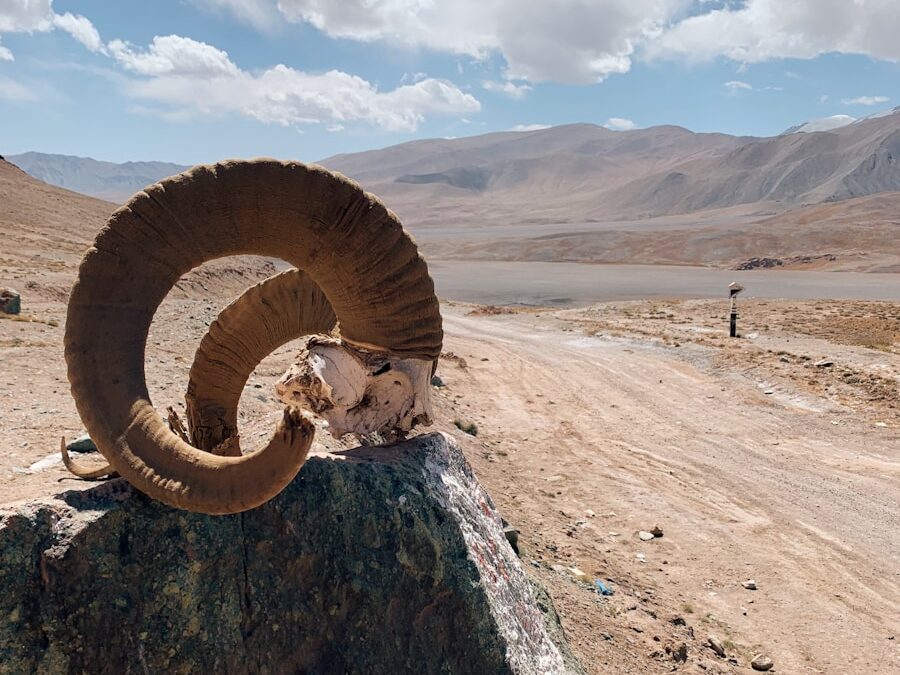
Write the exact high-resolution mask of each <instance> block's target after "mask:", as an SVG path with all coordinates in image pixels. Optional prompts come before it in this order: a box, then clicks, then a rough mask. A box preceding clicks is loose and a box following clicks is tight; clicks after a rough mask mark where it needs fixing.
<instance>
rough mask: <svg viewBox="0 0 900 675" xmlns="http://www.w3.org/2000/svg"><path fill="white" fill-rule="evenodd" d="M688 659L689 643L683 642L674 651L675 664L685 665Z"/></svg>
mask: <svg viewBox="0 0 900 675" xmlns="http://www.w3.org/2000/svg"><path fill="white" fill-rule="evenodd" d="M687 657H688V648H687V643H684V642H682V643H681V644H680V645H678V646H677V647H676V648H675V649H673V650H672V659H673V660H674V661H675V663H684V662H685V661H687Z"/></svg>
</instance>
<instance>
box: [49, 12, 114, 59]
mask: <svg viewBox="0 0 900 675" xmlns="http://www.w3.org/2000/svg"><path fill="white" fill-rule="evenodd" d="M53 25H54V26H56V27H57V28H60V29H62V30H64V31H66V32H67V33H68V34H69V35H71V36H72V37H73V38H75V39H76V40H78V41H79V42H80V43H81V44H83V45H84V46H85V47H87V48H88V49H89V50H90V51H92V52H101V53H106V48H105V47H104V46H103V40H101V39H100V33H98V32H97V29H96V28H94V24H92V23H91V22H90V21H88V20H87V19H86V18H85V17H83V16H81V15H80V14H78V15H76V14H70V13H69V12H66V13H65V14H54V15H53Z"/></svg>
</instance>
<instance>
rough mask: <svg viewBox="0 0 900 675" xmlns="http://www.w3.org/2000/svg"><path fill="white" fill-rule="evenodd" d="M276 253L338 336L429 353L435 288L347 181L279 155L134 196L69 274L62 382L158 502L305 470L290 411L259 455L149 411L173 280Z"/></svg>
mask: <svg viewBox="0 0 900 675" xmlns="http://www.w3.org/2000/svg"><path fill="white" fill-rule="evenodd" d="M241 254H256V255H262V256H269V257H274V258H281V259H283V260H286V261H288V262H289V263H290V264H292V265H293V266H295V267H297V268H298V269H302V270H304V271H305V272H307V274H308V275H309V277H310V278H311V279H312V281H313V282H314V283H315V284H316V285H318V286H319V288H321V290H322V292H323V293H324V295H325V297H326V298H327V299H328V301H329V303H330V304H331V306H332V307H333V309H334V313H335V316H336V317H337V319H338V320H339V321H340V323H341V334H342V339H344V340H346V341H347V342H349V343H350V344H353V345H356V346H358V347H366V348H370V349H376V350H379V351H384V352H386V353H388V354H390V355H392V356H397V357H402V358H421V359H429V360H434V359H436V358H437V357H438V356H439V355H440V349H441V342H442V338H443V333H442V330H441V317H440V311H439V308H438V301H437V298H436V296H435V294H434V284H433V282H432V280H431V278H430V277H429V276H428V269H427V266H426V265H425V261H424V260H423V259H422V258H421V257H420V256H419V255H418V252H417V250H416V246H415V243H414V242H413V240H412V238H411V237H410V236H409V235H408V234H407V233H406V232H405V231H404V230H403V227H402V226H401V225H400V222H399V221H398V220H397V218H396V216H394V214H393V213H391V212H390V211H388V210H387V209H386V208H385V207H384V206H383V205H382V204H381V202H379V201H378V200H377V199H376V198H375V197H373V196H372V195H370V194H368V193H366V192H364V191H363V190H362V189H361V188H360V187H359V186H358V185H356V184H355V183H353V182H352V181H349V180H347V179H346V178H344V177H342V176H340V175H337V174H334V173H331V172H329V171H327V170H325V169H323V168H321V167H317V166H307V165H304V164H300V163H297V162H279V161H275V160H255V161H249V162H244V161H233V162H223V163H219V164H214V165H205V166H197V167H194V168H193V169H191V170H190V171H187V172H185V173H183V174H179V175H177V176H173V177H171V178H167V179H165V180H163V181H161V182H159V183H156V184H154V185H151V186H150V187H148V188H147V189H145V190H144V191H143V192H139V193H138V194H136V195H135V196H134V197H132V198H131V200H130V201H129V202H128V203H127V204H126V205H125V206H123V207H122V208H120V209H119V210H117V211H116V212H115V213H114V214H113V215H112V216H111V218H110V220H109V222H108V223H107V225H106V227H104V228H103V230H101V231H100V233H99V234H98V235H97V238H96V240H95V241H94V245H93V246H92V247H91V248H90V249H89V250H88V252H87V254H86V255H85V258H84V260H83V261H82V263H81V267H80V268H79V271H78V279H77V281H76V283H75V285H74V287H73V288H72V292H71V295H70V299H69V307H68V315H67V318H66V336H65V350H66V362H67V364H68V375H69V382H70V384H71V387H72V393H73V395H74V397H75V404H76V407H77V408H78V412H79V414H80V415H81V419H82V421H83V422H84V425H85V427H86V429H87V431H88V433H89V434H90V436H91V438H92V439H93V440H94V442H95V443H96V445H97V447H98V449H99V450H100V452H101V453H102V454H103V456H104V457H106V459H107V460H108V461H109V462H110V464H111V465H112V466H113V468H114V469H115V470H116V471H117V472H118V473H120V474H121V475H122V476H124V477H125V478H126V479H127V480H128V481H129V482H130V483H132V485H134V486H135V487H136V488H138V489H139V490H141V491H142V492H144V493H146V494H148V495H149V496H151V497H153V498H155V499H158V500H160V501H162V502H165V503H167V504H170V505H172V506H176V507H179V508H184V509H188V510H191V511H200V512H203V513H211V514H223V513H236V512H239V511H244V510H247V509H250V508H253V507H255V506H258V505H260V504H262V503H264V502H266V501H267V500H268V499H270V498H271V497H273V496H274V495H276V494H278V492H280V491H281V490H282V489H283V488H284V486H285V485H287V483H288V482H290V480H291V479H292V478H293V477H294V476H295V475H296V473H297V471H299V469H300V467H301V466H302V464H303V462H304V460H305V458H306V453H307V451H308V449H309V445H310V443H311V442H312V435H313V427H312V425H311V424H310V423H309V422H308V421H307V420H306V419H305V418H303V417H302V416H301V415H300V414H299V412H298V411H296V410H292V409H287V410H285V416H284V418H283V419H282V421H281V423H280V424H279V427H278V429H277V430H276V432H275V435H274V436H273V437H272V439H271V440H270V441H269V443H268V445H266V446H265V447H264V448H263V449H262V450H260V451H259V452H255V453H252V454H249V455H244V456H241V457H221V456H216V455H212V454H209V453H206V452H203V451H202V450H198V449H197V448H194V447H193V446H191V445H189V444H188V443H185V442H184V441H182V440H181V439H180V438H178V437H177V436H176V435H175V434H174V433H172V432H171V431H170V430H169V429H168V428H167V427H166V425H165V423H164V422H163V419H162V418H161V417H160V416H159V414H158V413H157V412H156V411H155V410H154V408H153V405H152V403H151V402H150V397H149V394H148V392H147V385H146V381H145V375H144V348H145V345H146V340H147V333H148V331H149V328H150V323H151V321H152V319H153V314H154V313H155V311H156V309H157V307H158V306H159V304H160V303H161V302H162V300H163V299H164V298H165V296H166V294H167V293H168V292H169V290H171V288H172V287H173V286H174V285H175V283H176V282H177V281H178V279H179V278H180V277H181V276H182V275H183V274H185V273H187V272H188V271H189V270H191V269H192V268H194V267H197V266H198V265H200V264H202V263H204V262H206V261H208V260H212V259H215V258H221V257H224V256H230V255H241Z"/></svg>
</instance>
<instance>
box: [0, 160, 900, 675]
mask: <svg viewBox="0 0 900 675" xmlns="http://www.w3.org/2000/svg"><path fill="white" fill-rule="evenodd" d="M0 193H2V201H3V203H4V205H5V209H4V213H2V214H0V224H2V227H3V230H4V232H5V246H4V251H3V254H2V255H0V286H11V287H14V288H16V289H17V290H19V291H20V292H21V294H22V312H21V314H20V315H18V316H3V315H0V360H2V363H3V364H4V365H3V368H2V369H0V410H2V421H3V423H2V425H0V477H2V481H0V503H9V502H14V501H19V500H27V499H30V498H34V497H38V496H40V495H45V494H55V493H58V492H62V491H66V490H75V489H83V486H84V483H82V482H81V481H78V480H76V479H74V478H73V477H72V476H70V475H69V474H68V473H67V472H66V471H65V469H64V468H63V466H62V464H61V462H60V461H59V456H58V447H59V439H60V438H61V437H65V438H66V439H69V440H71V439H72V438H74V437H76V436H78V435H80V434H81V433H83V428H82V426H81V422H80V420H79V418H78V415H77V413H76V411H75V406H74V403H73V401H72V399H71V395H70V393H69V389H68V384H67V381H66V370H65V363H64V361H63V358H62V338H63V332H64V326H65V313H66V298H67V294H68V289H69V287H70V286H71V283H72V281H73V280H74V278H75V274H76V271H77V265H78V262H79V260H80V257H81V255H82V254H83V252H84V250H85V249H86V247H87V246H88V245H89V242H90V240H91V238H92V237H93V235H94V234H95V233H96V231H97V230H98V229H99V228H100V227H101V226H102V224H103V222H104V221H105V219H106V217H107V216H108V214H109V213H110V212H111V211H112V210H113V209H114V208H115V206H114V205H113V204H111V203H108V202H104V201H100V200H97V199H93V198H90V197H86V196H82V195H77V194H74V193H71V192H67V191H64V190H60V189H58V188H55V187H51V186H48V185H46V184H44V183H41V182H39V181H37V180H34V179H32V178H30V177H27V176H26V175H25V174H24V173H22V172H21V171H19V170H18V169H16V168H15V167H13V166H11V165H9V164H6V163H0ZM420 240H421V242H422V246H423V249H424V250H425V252H426V255H428V258H429V263H430V265H431V269H432V274H433V276H434V277H435V279H436V286H437V290H438V294H439V296H440V297H441V300H442V312H443V316H444V329H445V332H446V338H445V342H444V353H443V354H442V356H441V359H440V362H439V367H438V371H437V375H438V377H439V378H440V382H439V383H438V384H439V386H434V387H433V401H434V405H435V412H436V427H437V428H438V429H440V430H443V431H446V432H448V433H450V434H452V435H454V436H455V437H456V438H457V439H458V440H459V441H460V443H461V444H462V446H463V448H464V450H465V452H466V455H467V457H468V459H469V461H470V462H471V464H472V465H473V467H474V469H475V472H476V473H477V475H478V477H479V478H480V480H481V481H482V482H483V483H484V485H485V486H486V487H487V489H488V490H489V491H490V493H491V494H492V496H493V498H494V500H495V502H496V504H497V506H498V507H499V509H500V511H501V513H502V514H503V515H504V517H505V518H506V520H508V521H509V523H510V524H511V525H512V526H513V527H515V528H516V529H517V530H519V532H520V535H519V546H520V551H521V557H522V561H523V564H524V566H525V568H526V570H527V571H528V573H529V574H531V575H533V576H534V577H535V578H537V579H538V580H540V581H541V582H542V583H543V584H544V585H545V586H546V587H547V589H548V590H549V592H550V595H551V597H552V598H553V600H554V603H555V605H556V607H557V609H558V611H559V613H560V616H561V619H562V623H563V626H564V628H565V631H566V634H567V635H568V637H569V640H570V641H571V643H572V646H573V648H574V650H575V652H576V654H577V655H578V656H579V658H580V659H581V661H582V663H583V664H584V666H585V667H586V669H587V670H588V671H589V672H591V673H603V674H612V673H663V672H670V671H671V670H672V668H673V665H677V666H678V668H679V670H681V671H682V672H692V673H703V672H707V673H708V672H713V673H715V672H721V673H729V672H750V668H749V662H750V660H751V659H752V658H753V656H754V655H756V654H758V653H764V654H766V655H768V656H770V657H771V658H772V659H773V660H774V661H775V664H776V665H775V672H783V673H885V674H887V673H895V672H898V670H900V646H898V633H900V535H898V532H900V480H898V479H900V275H898V274H896V273H894V272H891V271H883V272H880V273H868V274H861V273H860V274H855V273H852V272H848V271H829V270H828V269H825V270H810V269H806V270H801V271H796V270H784V269H776V270H766V269H756V270H751V271H742V272H737V271H732V270H729V269H723V268H722V267H717V268H713V267H699V266H696V265H694V266H691V265H687V266H685V265H681V266H674V267H673V266H661V265H643V266H635V265H632V266H630V267H629V266H623V265H585V264H581V263H574V262H571V263H564V262H539V261H534V260H528V259H527V256H526V257H522V258H521V259H520V260H514V261H506V262H490V263H489V262H479V261H478V260H471V259H470V260H460V257H459V256H455V255H453V254H452V253H447V252H445V253H446V255H442V254H441V250H440V249H439V247H438V246H437V245H435V246H433V247H432V246H431V245H430V244H429V236H428V232H427V231H425V228H423V233H422V235H420ZM476 257H477V256H476ZM277 265H278V263H277V261H269V260H261V259H256V258H240V259H229V260H224V261H216V262H212V263H208V264H207V265H204V266H203V267H201V268H199V269H198V270H195V271H193V272H191V273H190V274H189V275H187V276H186V277H185V278H183V279H182V281H181V283H179V285H178V286H177V287H176V289H175V290H174V291H173V292H172V293H171V294H170V296H169V297H168V298H167V299H166V300H165V301H164V303H163V305H162V307H161V308H160V311H159V313H158V314H157V317H156V319H155V320H154V323H153V326H152V329H151V333H150V338H149V340H148V344H147V374H148V383H149V387H150V393H151V396H152V399H153V401H154V404H155V405H156V406H157V408H158V409H160V410H165V408H166V407H168V406H173V407H175V408H176V410H183V407H184V400H183V394H184V390H185V385H186V382H187V373H188V369H189V367H190V364H191V361H192V359H193V353H194V350H195V349H196V346H197V344H198V343H199V340H200V338H201V336H202V335H203V333H204V332H205V330H206V327H207V326H208V325H209V323H210V322H211V321H212V320H213V319H214V318H215V316H216V314H217V313H218V311H219V310H220V309H221V308H222V307H223V306H224V305H225V304H226V303H227V302H228V301H229V300H230V299H231V298H233V297H235V296H236V295H237V294H238V293H240V291H241V290H242V289H243V288H245V287H246V286H248V285H249V284H251V283H253V282H255V281H257V280H259V279H262V278H264V277H266V276H268V275H269V274H271V273H272V272H273V271H274V270H275V269H276V267H277ZM731 280H740V281H741V283H742V284H744V286H745V287H746V289H747V290H746V291H745V293H744V295H743V296H741V297H740V298H739V305H738V306H739V312H740V317H739V332H740V337H739V338H736V339H732V338H729V337H728V311H729V306H728V300H727V297H726V286H727V283H728V282H729V281H731ZM296 350H297V345H295V344H288V345H286V346H284V347H282V348H280V349H279V350H277V351H276V352H275V353H274V354H272V355H271V356H270V357H268V358H267V359H266V360H265V361H264V362H263V363H262V364H260V366H259V367H258V368H257V369H256V371H255V373H254V375H253V376H252V377H251V379H250V381H249V382H248V384H247V387H246V390H245V392H244V395H243V397H242V399H241V412H240V421H241V424H242V436H243V438H244V446H245V447H253V446H258V445H261V444H262V442H263V440H264V439H265V438H266V436H267V435H268V434H269V433H270V430H271V428H272V426H273V424H274V420H275V419H276V418H277V417H278V415H279V414H280V409H279V405H278V403H277V400H276V398H275V396H274V390H273V388H274V383H275V381H276V380H277V379H278V377H279V376H280V375H281V374H282V373H283V372H284V370H285V368H286V367H287V366H288V365H289V364H290V363H291V360H292V358H293V356H294V353H295V352H296ZM316 439H317V441H316V446H315V452H328V451H329V450H333V449H336V448H339V447H349V446H350V445H351V441H338V440H335V439H332V438H330V437H329V436H328V435H327V433H323V432H322V431H320V433H318V434H317V436H316ZM83 460H84V461H91V460H92V457H91V456H90V455H86V456H85V457H84V458H83ZM97 461H99V458H97ZM653 530H655V531H656V532H657V533H658V534H659V535H660V536H653V537H652V538H649V539H648V538H647V537H646V536H643V537H642V535H641V533H644V532H650V531H653ZM596 580H600V581H601V582H602V583H603V584H605V585H606V586H607V587H608V588H611V589H612V590H613V591H614V594H613V595H611V596H603V595H601V594H599V593H598V592H597V585H596ZM750 582H752V583H750ZM710 637H712V638H714V640H715V641H716V642H717V643H718V644H721V645H722V647H723V649H724V651H725V654H726V656H725V657H724V658H723V657H720V656H718V655H717V654H716V653H715V652H714V651H713V650H712V649H711V648H710V646H709V638H710ZM682 644H683V645H684V646H685V649H686V653H687V656H688V658H687V661H686V663H683V664H681V663H678V662H676V661H674V660H673V657H672V655H673V654H674V653H676V652H677V651H678V650H679V649H680V648H681V645H682Z"/></svg>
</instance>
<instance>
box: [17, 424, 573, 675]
mask: <svg viewBox="0 0 900 675" xmlns="http://www.w3.org/2000/svg"><path fill="white" fill-rule="evenodd" d="M0 587H2V588H3V589H4V592H3V593H2V594H0V672H15V673H19V672H22V673H25V672H43V673H59V672H70V673H74V672H79V673H80V672H91V673H124V672H169V673H187V672H217V673H282V672H303V673H353V672H365V673H408V672H415V673H564V672H581V671H580V668H579V666H578V665H577V663H575V661H574V660H573V659H572V658H571V656H570V655H569V651H568V648H567V646H566V644H565V638H564V637H563V634H562V629H561V627H560V626H559V622H558V618H557V617H556V614H555V612H554V611H553V608H552V604H551V603H550V601H549V599H548V598H547V596H546V594H544V593H543V591H542V590H541V589H539V588H536V587H533V586H532V584H531V583H530V582H529V580H528V579H527V577H526V576H525V574H524V572H523V570H522V567H521V565H520V563H519V560H518V558H517V557H516V555H515V553H513V551H512V549H511V548H510V546H509V544H508V542H507V541H506V538H505V537H504V534H503V529H502V526H501V520H500V517H499V515H498V514H497V511H496V509H495V507H494V505H493V503H492V501H491V499H490V497H489V496H488V495H487V493H486V492H485V491H484V490H483V489H482V488H481V487H480V485H479V484H478V482H477V480H476V479H475V477H474V475H473V474H472V471H471V468H470V467H469V465H468V463H467V462H466V460H465V458H464V457H463V455H462V453H461V452H460V450H459V449H458V448H457V447H456V445H455V444H454V443H453V442H452V441H451V440H450V439H449V437H447V436H444V435H442V434H429V435H427V436H421V437H418V438H416V439H413V440H411V441H408V442H406V443H403V444H401V445H396V446H392V447H387V448H357V449H355V450H348V451H343V452H340V453H335V454H332V455H328V456H326V457H313V458H310V460H309V461H308V462H307V463H306V465H305V466H304V467H303V470H302V471H301V472H300V475H299V476H298V478H297V479H296V480H295V481H294V482H293V483H292V484H291V485H290V486H289V487H288V488H287V489H286V490H285V491H284V492H283V493H282V494H280V495H279V496H278V497H276V498H275V499H273V500H272V501H271V502H269V503H268V504H266V505H264V506H263V507H260V508H258V509H256V510H253V511H249V512H247V513H244V514H238V515H234V516H222V517H211V516H206V515H202V514H194V513H188V512H184V511H177V510H173V509H170V508H168V507H166V506H164V505H162V504H159V503H157V502H154V501H152V500H150V499H148V498H146V497H145V496H143V495H141V494H139V493H137V492H133V491H132V490H131V488H130V486H129V485H128V484H127V483H124V482H123V481H121V480H116V481H109V482H107V483H105V484H103V485H101V486H99V487H94V488H90V489H78V490H71V491H68V492H64V493H62V494H60V495H56V497H55V498H54V497H48V498H46V499H45V500H43V501H40V502H29V503H18V504H12V505H7V506H5V507H0Z"/></svg>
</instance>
